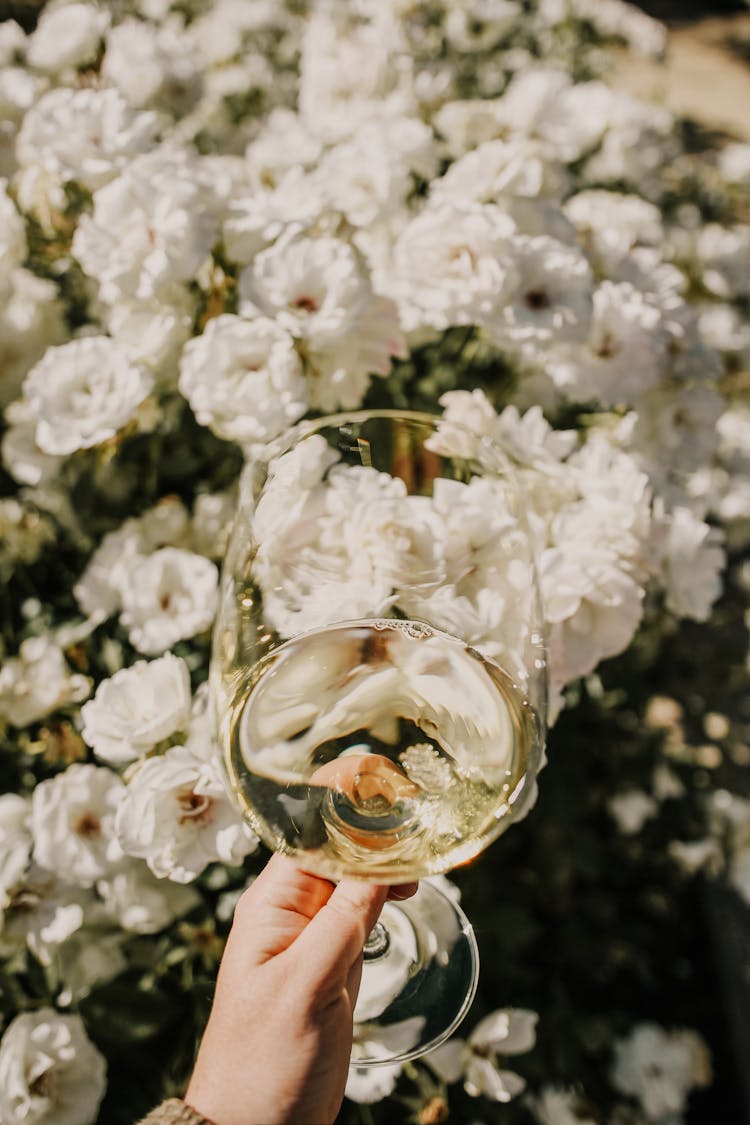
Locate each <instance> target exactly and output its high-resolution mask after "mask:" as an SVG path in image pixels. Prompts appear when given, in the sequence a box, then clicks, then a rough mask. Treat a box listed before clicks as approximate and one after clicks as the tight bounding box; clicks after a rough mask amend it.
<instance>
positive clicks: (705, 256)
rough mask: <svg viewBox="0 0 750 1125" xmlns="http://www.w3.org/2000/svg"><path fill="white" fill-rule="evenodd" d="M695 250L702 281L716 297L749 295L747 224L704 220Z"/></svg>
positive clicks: (749, 242)
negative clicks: (726, 223) (734, 224)
mask: <svg viewBox="0 0 750 1125" xmlns="http://www.w3.org/2000/svg"><path fill="white" fill-rule="evenodd" d="M696 253H697V256H698V260H699V263H700V265H701V266H702V269H703V284H704V285H705V286H706V288H707V289H710V290H711V292H712V293H715V294H716V296H717V297H724V298H737V297H747V296H750V281H748V274H749V273H750V224H738V225H737V226H734V227H721V226H719V224H718V223H707V224H706V226H704V227H703V228H702V229H701V231H700V233H699V234H698V238H697V245H696Z"/></svg>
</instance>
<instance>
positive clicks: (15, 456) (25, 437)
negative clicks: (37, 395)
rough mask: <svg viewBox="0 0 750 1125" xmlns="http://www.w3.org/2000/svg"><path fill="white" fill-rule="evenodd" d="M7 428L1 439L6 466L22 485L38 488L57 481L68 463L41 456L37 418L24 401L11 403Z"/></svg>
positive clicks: (59, 458)
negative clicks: (36, 435) (51, 481)
mask: <svg viewBox="0 0 750 1125" xmlns="http://www.w3.org/2000/svg"><path fill="white" fill-rule="evenodd" d="M5 417H6V420H7V421H8V428H7V430H6V431H5V433H4V434H3V438H2V453H3V464H4V465H5V467H6V468H7V470H8V472H9V473H10V474H11V476H12V477H13V478H14V479H15V480H17V481H18V482H19V483H20V484H30V485H38V484H44V483H45V482H46V481H50V480H54V478H55V477H56V476H57V474H58V472H59V471H60V466H61V464H62V462H63V461H64V460H65V458H63V457H53V456H52V454H50V453H42V451H41V449H40V448H39V446H38V445H37V443H36V440H35V434H36V415H35V412H34V408H33V407H32V406H31V404H30V403H28V402H26V401H24V399H22V398H19V399H16V400H15V402H11V403H10V405H9V406H8V407H7V409H6V411H5Z"/></svg>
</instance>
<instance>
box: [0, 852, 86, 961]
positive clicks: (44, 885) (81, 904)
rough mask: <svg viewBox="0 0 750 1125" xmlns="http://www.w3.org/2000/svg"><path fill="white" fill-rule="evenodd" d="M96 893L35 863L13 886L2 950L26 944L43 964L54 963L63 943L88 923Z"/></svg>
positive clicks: (9, 952)
mask: <svg viewBox="0 0 750 1125" xmlns="http://www.w3.org/2000/svg"><path fill="white" fill-rule="evenodd" d="M92 902H93V895H92V892H91V891H89V890H84V889H83V888H82V887H76V886H74V885H73V884H72V883H67V882H65V881H64V880H62V879H58V877H57V875H55V874H53V873H52V872H51V871H47V870H46V869H45V868H43V867H39V865H38V864H36V863H33V862H32V864H31V867H30V868H29V870H28V872H27V873H26V874H25V875H23V876H22V878H21V879H19V880H18V881H17V882H16V883H15V884H14V885H13V886H12V887H11V888H9V894H8V896H7V900H6V902H5V917H4V919H3V920H2V921H3V927H2V932H1V934H0V953H2V955H3V956H8V955H12V953H13V951H14V950H15V949H17V948H18V946H19V945H26V946H28V948H29V949H30V950H31V952H32V953H33V955H34V957H35V958H36V959H37V961H39V963H40V964H41V965H44V966H45V967H46V966H49V965H52V964H53V963H54V962H55V961H56V960H57V958H58V956H59V951H60V946H61V945H63V943H64V942H67V941H68V939H69V938H70V937H71V935H72V934H74V933H76V932H77V931H78V930H79V929H80V928H81V926H82V925H83V924H84V920H85V918H86V914H87V912H88V911H89V909H90V907H91V905H92Z"/></svg>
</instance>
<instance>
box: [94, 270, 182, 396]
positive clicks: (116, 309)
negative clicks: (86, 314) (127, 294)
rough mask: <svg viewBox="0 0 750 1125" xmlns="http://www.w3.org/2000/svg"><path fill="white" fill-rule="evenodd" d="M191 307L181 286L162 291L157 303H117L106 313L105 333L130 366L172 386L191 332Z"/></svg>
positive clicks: (120, 301)
mask: <svg viewBox="0 0 750 1125" xmlns="http://www.w3.org/2000/svg"><path fill="white" fill-rule="evenodd" d="M194 306H195V300H194V298H193V297H192V296H191V295H190V294H189V293H188V291H187V289H185V287H184V286H181V285H177V286H173V287H172V288H170V289H165V290H164V292H163V293H160V295H159V297H158V299H157V298H155V297H154V298H151V299H150V300H147V301H138V300H124V299H123V300H118V301H117V303H116V304H114V305H112V307H111V308H110V309H108V310H107V313H106V323H107V329H108V331H109V333H110V335H111V336H112V338H113V339H114V340H115V341H116V342H117V343H118V344H119V345H120V347H121V348H122V350H123V351H124V352H126V353H127V354H128V355H129V356H130V359H131V360H132V362H133V363H136V364H138V365H139V366H140V367H146V368H147V369H148V370H149V371H153V373H154V375H155V377H156V378H157V379H158V380H159V382H160V383H163V384H166V385H167V386H172V385H173V384H174V382H175V379H176V376H177V361H178V359H179V356H180V352H181V351H182V346H183V344H184V343H185V341H186V340H187V339H188V338H189V336H190V334H191V332H192V330H193V317H194V315H195V307H194Z"/></svg>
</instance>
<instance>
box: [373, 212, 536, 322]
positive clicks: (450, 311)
mask: <svg viewBox="0 0 750 1125" xmlns="http://www.w3.org/2000/svg"><path fill="white" fill-rule="evenodd" d="M514 231H515V224H514V223H513V221H512V220H511V219H509V218H508V216H507V215H505V214H504V213H503V212H502V211H501V210H500V209H499V208H498V207H495V206H492V205H489V204H487V205H480V204H469V205H466V204H461V205H458V204H454V203H451V204H435V205H430V206H428V207H426V208H425V209H424V210H423V211H422V212H421V214H419V215H418V216H417V217H416V218H415V219H413V220H412V221H411V222H410V223H409V224H408V225H407V226H406V227H405V229H404V230H403V232H402V233H401V235H400V236H399V238H398V240H397V241H396V245H395V247H394V251H393V282H392V288H393V290H394V292H396V293H397V294H398V296H399V299H400V311H401V315H402V318H403V321H404V326H405V327H406V328H407V330H411V329H413V328H417V327H419V326H420V325H429V326H431V327H433V328H438V329H443V328H447V327H449V326H450V325H452V324H479V323H482V322H484V321H488V320H490V319H491V318H492V317H493V316H494V315H495V314H496V312H497V310H498V309H499V308H501V307H502V306H503V305H504V304H505V303H506V302H507V300H508V298H509V297H510V296H511V295H513V294H515V292H516V289H517V272H516V251H515V240H514Z"/></svg>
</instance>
